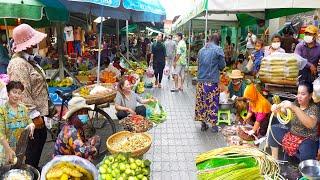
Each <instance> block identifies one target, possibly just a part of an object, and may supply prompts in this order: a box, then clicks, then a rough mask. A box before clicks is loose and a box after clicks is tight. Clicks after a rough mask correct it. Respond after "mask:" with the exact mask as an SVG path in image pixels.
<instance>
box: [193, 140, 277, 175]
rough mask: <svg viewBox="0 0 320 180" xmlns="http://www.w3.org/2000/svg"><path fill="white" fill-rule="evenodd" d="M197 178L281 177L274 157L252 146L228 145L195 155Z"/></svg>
mask: <svg viewBox="0 0 320 180" xmlns="http://www.w3.org/2000/svg"><path fill="white" fill-rule="evenodd" d="M196 164H197V169H198V170H199V172H198V179H200V180H211V179H217V180H220V179H221V180H222V179H232V180H238V179H239V180H240V179H244V176H245V179H264V178H267V177H268V178H271V179H277V180H280V179H283V177H281V176H280V175H279V174H280V168H279V165H278V163H277V162H276V160H275V159H273V158H272V157H271V156H270V155H268V154H267V153H265V152H263V151H261V150H259V149H257V148H253V147H245V146H229V147H223V148H218V149H213V150H211V151H208V152H205V153H202V154H199V155H198V156H197V157H196Z"/></svg>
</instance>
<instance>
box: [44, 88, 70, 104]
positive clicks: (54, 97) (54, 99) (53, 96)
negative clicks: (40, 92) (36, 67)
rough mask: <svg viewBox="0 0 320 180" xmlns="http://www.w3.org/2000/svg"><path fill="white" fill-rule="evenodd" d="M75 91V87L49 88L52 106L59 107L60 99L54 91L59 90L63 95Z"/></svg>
mask: <svg viewBox="0 0 320 180" xmlns="http://www.w3.org/2000/svg"><path fill="white" fill-rule="evenodd" d="M75 89H76V86H70V87H49V97H50V99H51V101H52V102H53V104H54V105H61V104H62V99H61V98H60V97H59V96H58V94H57V93H56V90H61V91H63V92H64V93H69V92H72V91H74V90H75Z"/></svg>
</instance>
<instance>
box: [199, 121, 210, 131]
mask: <svg viewBox="0 0 320 180" xmlns="http://www.w3.org/2000/svg"><path fill="white" fill-rule="evenodd" d="M208 129H209V126H208V125H207V123H205V122H202V124H201V131H206V130H208Z"/></svg>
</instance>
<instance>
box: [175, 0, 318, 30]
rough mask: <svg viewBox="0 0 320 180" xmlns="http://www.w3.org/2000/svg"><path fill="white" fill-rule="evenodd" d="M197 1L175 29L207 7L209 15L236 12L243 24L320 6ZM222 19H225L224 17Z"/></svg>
mask: <svg viewBox="0 0 320 180" xmlns="http://www.w3.org/2000/svg"><path fill="white" fill-rule="evenodd" d="M196 2H197V3H195V6H193V7H194V8H193V9H192V10H190V11H189V12H188V13H186V14H185V15H182V16H181V17H180V18H179V19H178V20H177V22H176V23H175V24H174V25H173V29H177V28H179V27H180V26H182V25H183V24H185V23H186V22H188V21H189V20H191V19H194V18H197V17H199V16H204V15H205V11H206V7H207V8H208V14H209V15H211V14H225V15H228V14H229V15H230V14H235V15H236V16H237V20H238V21H239V22H240V24H241V23H242V25H251V24H254V23H256V22H257V21H256V20H257V19H265V20H268V19H273V18H278V17H282V16H288V15H293V14H298V13H302V12H307V11H311V10H314V9H316V8H320V1H315V0H314V1H302V0H281V1H279V0H261V1H259V2H257V1H256V0H196ZM208 20H210V18H208ZM213 20H214V21H215V20H217V19H213ZM220 20H223V18H221V19H220Z"/></svg>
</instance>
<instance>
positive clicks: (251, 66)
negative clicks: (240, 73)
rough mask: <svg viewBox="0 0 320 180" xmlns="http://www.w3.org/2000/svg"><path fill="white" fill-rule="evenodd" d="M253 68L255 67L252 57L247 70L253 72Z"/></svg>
mask: <svg viewBox="0 0 320 180" xmlns="http://www.w3.org/2000/svg"><path fill="white" fill-rule="evenodd" d="M252 69H253V61H252V59H250V60H249V61H248V64H247V65H246V71H247V72H251V71H252Z"/></svg>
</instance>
